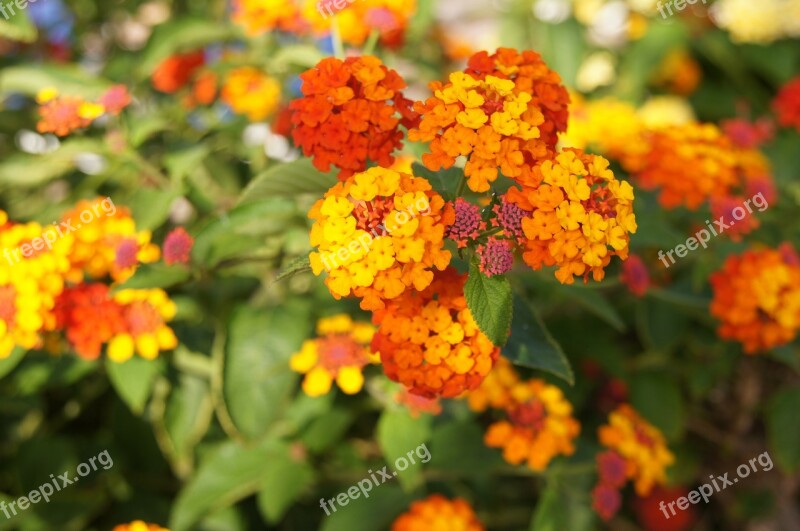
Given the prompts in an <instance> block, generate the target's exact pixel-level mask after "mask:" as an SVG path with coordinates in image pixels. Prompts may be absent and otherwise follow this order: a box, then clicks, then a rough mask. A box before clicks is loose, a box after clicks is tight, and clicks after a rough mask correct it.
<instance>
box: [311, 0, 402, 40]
mask: <svg viewBox="0 0 800 531" xmlns="http://www.w3.org/2000/svg"><path fill="white" fill-rule="evenodd" d="M341 4H342V2H336V0H322V1H318V0H316V1H314V0H306V1H305V2H304V5H303V8H302V10H301V14H302V15H303V18H304V22H305V23H307V24H308V25H309V26H310V27H311V30H312V31H313V32H314V33H316V34H320V35H321V34H326V33H328V32H329V31H330V30H331V27H332V24H336V25H337V27H338V29H339V32H340V35H341V39H342V41H343V42H345V43H347V44H351V45H353V46H361V45H362V44H364V42H365V41H366V40H367V37H369V35H370V33H372V32H373V31H377V32H379V34H380V40H381V43H382V44H383V45H384V46H387V47H390V48H395V47H397V46H399V45H401V44H402V43H403V36H404V34H405V29H406V26H407V25H408V22H409V19H410V18H411V16H412V15H413V14H414V12H415V11H416V9H417V1H416V0H407V1H406V0H404V1H397V0H358V1H357V2H356V1H348V2H347V3H346V4H345V7H344V8H341V7H340V6H341ZM337 6H338V7H337Z"/></svg>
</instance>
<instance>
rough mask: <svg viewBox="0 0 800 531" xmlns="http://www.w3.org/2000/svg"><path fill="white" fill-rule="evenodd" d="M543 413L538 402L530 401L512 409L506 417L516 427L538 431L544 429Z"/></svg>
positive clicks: (543, 410)
mask: <svg viewBox="0 0 800 531" xmlns="http://www.w3.org/2000/svg"><path fill="white" fill-rule="evenodd" d="M545 413H546V411H545V409H544V404H542V403H541V402H539V401H538V400H531V401H530V402H527V403H525V404H522V405H519V406H517V407H516V408H514V410H513V411H511V413H509V415H508V416H509V418H511V421H512V422H513V423H514V424H516V425H518V426H524V427H526V428H532V429H533V430H534V431H539V430H541V429H542V428H543V427H544V421H545Z"/></svg>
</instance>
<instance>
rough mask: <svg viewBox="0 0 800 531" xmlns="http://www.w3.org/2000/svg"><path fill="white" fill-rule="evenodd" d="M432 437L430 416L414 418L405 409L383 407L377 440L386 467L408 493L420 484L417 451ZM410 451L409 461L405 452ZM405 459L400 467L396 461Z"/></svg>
mask: <svg viewBox="0 0 800 531" xmlns="http://www.w3.org/2000/svg"><path fill="white" fill-rule="evenodd" d="M430 436H431V417H430V416H429V415H422V416H420V418H417V419H415V418H413V417H412V416H411V415H410V414H409V413H408V411H406V410H404V409H395V410H386V411H384V412H383V413H382V414H381V418H380V419H379V420H378V427H377V435H376V437H377V440H378V444H379V445H380V447H381V450H382V451H383V456H384V458H385V459H386V465H387V470H388V472H389V474H393V475H394V476H395V477H397V479H398V480H399V481H400V485H401V486H402V487H403V490H405V491H406V492H409V491H411V490H413V489H414V488H415V487H417V486H419V485H420V484H421V483H422V464H421V462H420V460H419V458H418V457H417V454H416V450H417V448H419V447H420V446H421V445H423V444H425V443H426V442H427V441H428V439H429V438H430ZM409 453H410V454H412V458H413V459H414V460H415V464H412V463H411V461H410V457H409V455H408V454H409ZM401 458H402V459H405V461H406V465H404V466H407V468H406V469H405V470H400V469H399V468H398V461H400V459H401Z"/></svg>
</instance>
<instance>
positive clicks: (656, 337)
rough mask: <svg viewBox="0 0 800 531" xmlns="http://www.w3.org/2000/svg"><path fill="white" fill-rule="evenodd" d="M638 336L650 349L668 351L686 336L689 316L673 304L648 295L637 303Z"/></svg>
mask: <svg viewBox="0 0 800 531" xmlns="http://www.w3.org/2000/svg"><path fill="white" fill-rule="evenodd" d="M636 321H637V325H638V328H639V332H640V336H641V337H642V339H644V340H645V342H646V343H647V344H648V346H649V347H650V348H651V349H652V350H656V351H659V352H670V351H671V350H672V349H674V348H675V347H676V346H678V344H679V343H680V341H682V340H683V339H684V338H685V337H686V331H687V327H688V326H689V318H688V317H687V316H686V314H685V313H684V312H680V311H676V308H675V307H674V305H672V304H669V303H666V302H663V301H661V300H658V299H655V298H652V297H648V298H646V299H642V300H639V301H638V303H637V311H636Z"/></svg>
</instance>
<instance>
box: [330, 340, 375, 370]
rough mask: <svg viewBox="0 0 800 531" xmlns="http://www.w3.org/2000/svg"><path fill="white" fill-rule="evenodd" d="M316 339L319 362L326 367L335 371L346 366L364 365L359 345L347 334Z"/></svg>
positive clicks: (364, 361)
mask: <svg viewBox="0 0 800 531" xmlns="http://www.w3.org/2000/svg"><path fill="white" fill-rule="evenodd" d="M318 341H319V344H318V352H319V358H320V364H321V365H322V366H323V367H325V368H326V369H328V370H331V371H335V370H338V369H340V368H342V367H347V366H353V365H355V366H358V367H363V366H364V365H366V360H365V359H364V356H363V352H362V347H361V345H359V344H358V343H356V342H355V341H353V340H352V338H350V337H349V336H346V335H342V336H329V337H325V338H320V339H319V340H318Z"/></svg>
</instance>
